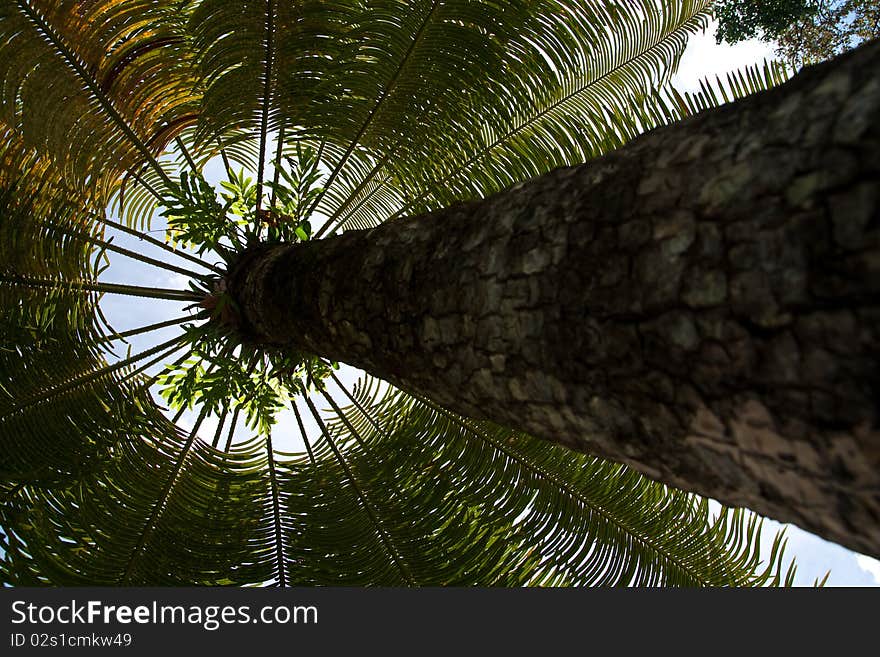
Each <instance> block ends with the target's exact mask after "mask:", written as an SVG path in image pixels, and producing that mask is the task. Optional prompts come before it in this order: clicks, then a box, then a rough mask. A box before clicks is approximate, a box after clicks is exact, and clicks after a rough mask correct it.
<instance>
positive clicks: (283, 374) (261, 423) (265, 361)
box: [157, 322, 338, 435]
mask: <svg viewBox="0 0 880 657" xmlns="http://www.w3.org/2000/svg"><path fill="white" fill-rule="evenodd" d="M185 330H186V335H187V339H188V341H189V342H190V344H191V352H190V354H189V356H188V358H187V359H186V360H185V361H183V362H179V363H175V364H173V365H167V366H166V368H165V371H164V372H163V373H162V374H161V375H160V376H159V377H158V379H157V383H158V384H159V386H160V391H159V394H160V395H161V396H162V398H164V399H165V401H166V402H167V403H168V405H169V406H170V407H171V408H173V409H175V410H181V409H191V408H193V407H194V406H196V405H198V406H201V407H202V410H203V412H205V413H206V414H208V415H220V414H221V413H223V412H225V411H227V410H228V409H232V410H234V411H240V412H243V413H244V417H245V420H246V423H247V425H248V426H249V427H250V428H251V429H253V430H254V431H256V432H258V433H260V434H263V435H265V434H267V433H269V431H270V430H271V428H272V425H274V424H275V423H276V422H277V418H278V414H279V413H280V412H281V411H282V410H283V409H284V407H285V404H286V403H287V402H288V400H289V399H290V398H291V397H292V396H295V395H297V394H300V393H306V392H307V391H308V390H309V389H310V388H313V387H317V388H319V389H320V388H321V387H323V379H324V378H326V377H327V376H329V375H330V371H331V369H335V368H338V364H336V363H330V362H327V361H325V360H322V359H320V358H317V357H313V356H308V355H305V354H299V353H295V352H291V351H290V350H280V349H279V350H273V349H265V348H261V347H258V346H254V345H249V344H238V345H236V343H235V341H234V340H233V339H231V338H230V336H229V334H228V333H227V332H226V331H225V330H223V329H222V328H218V327H217V326H215V325H214V324H212V323H210V322H209V323H206V324H203V325H201V326H194V325H190V326H187V327H185Z"/></svg>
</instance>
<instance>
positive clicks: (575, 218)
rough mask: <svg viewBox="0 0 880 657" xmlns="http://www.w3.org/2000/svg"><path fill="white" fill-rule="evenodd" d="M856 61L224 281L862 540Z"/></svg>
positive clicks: (870, 73) (867, 466) (453, 391)
mask: <svg viewBox="0 0 880 657" xmlns="http://www.w3.org/2000/svg"><path fill="white" fill-rule="evenodd" d="M878 72H880V43H876V42H875V43H872V44H869V45H867V46H865V47H862V48H860V49H858V50H856V51H854V52H852V53H850V54H849V55H847V56H844V57H843V58H840V59H838V60H835V61H833V62H829V63H828V64H825V65H822V66H818V67H814V68H812V69H809V70H807V71H805V72H803V73H802V74H801V75H799V76H797V77H796V78H795V79H794V80H793V81H791V82H789V83H788V84H786V85H784V86H783V87H780V88H777V89H774V90H771V91H769V92H766V93H762V94H759V95H756V96H753V97H751V98H749V99H746V100H744V101H741V102H737V103H734V104H730V105H727V106H725V107H722V108H719V109H717V110H713V111H710V112H706V113H703V114H701V115H699V116H697V117H694V118H692V119H689V120H687V121H683V122H681V123H679V124H677V125H674V126H670V127H668V128H663V129H659V130H656V131H653V132H651V133H649V134H647V135H644V136H643V137H641V138H639V139H637V140H635V141H634V142H632V143H630V144H629V145H627V146H626V147H624V148H622V149H620V150H619V151H617V152H615V153H612V154H610V155H608V156H606V157H603V158H601V159H598V160H595V161H593V162H590V163H588V164H586V165H583V166H578V167H573V168H567V169H560V170H557V171H553V172H551V173H549V174H547V175H544V176H541V177H539V178H536V179H534V180H530V181H528V182H525V183H522V184H520V185H517V186H515V187H513V188H512V189H509V190H507V191H504V192H502V193H499V194H497V195H495V196H492V197H491V198H488V199H486V200H482V201H478V202H472V203H467V204H461V205H457V206H454V207H450V208H448V209H445V210H441V211H438V212H434V213H431V214H428V215H425V216H420V217H415V218H408V219H401V220H397V221H393V222H390V223H388V224H385V225H383V226H381V227H379V228H376V229H374V230H370V231H357V232H349V233H345V234H344V235H342V236H340V237H337V238H333V239H328V240H322V241H320V242H316V243H311V244H305V245H296V246H276V247H271V248H263V249H260V250H258V251H253V252H250V253H248V254H247V255H246V256H245V257H244V258H243V259H242V261H241V264H240V266H239V267H238V268H237V269H235V270H234V271H233V272H232V274H231V276H230V279H229V284H230V289H231V290H232V293H233V294H234V295H235V296H236V297H237V298H238V300H239V303H240V306H241V308H242V312H243V319H244V324H245V327H246V330H247V331H249V332H250V334H251V337H252V339H255V340H258V341H262V342H266V343H272V344H281V345H291V346H296V347H297V348H300V349H303V348H304V349H308V350H310V351H312V352H314V353H317V354H321V355H323V356H326V357H329V358H332V359H336V360H340V361H343V362H346V363H350V364H351V365H355V366H357V367H361V368H363V369H365V370H367V371H368V372H371V373H372V374H375V375H377V376H379V377H382V378H383V379H386V380H388V381H391V382H393V383H395V384H397V385H399V386H401V387H402V388H404V389H408V390H411V391H415V392H418V393H420V394H422V395H425V396H427V397H429V398H432V399H434V400H435V401H437V402H439V403H441V404H443V405H444V406H446V407H448V408H450V409H453V410H455V411H458V412H460V413H462V414H465V415H468V416H471V417H475V418H486V419H490V420H493V421H495V422H497V423H500V424H502V425H508V426H512V427H516V428H518V429H522V430H525V431H527V432H529V433H531V434H533V435H535V436H538V437H541V438H545V439H547V440H550V441H555V442H558V443H562V444H564V445H567V446H568V447H570V448H572V449H575V450H580V451H584V452H589V453H592V454H597V455H600V456H602V457H605V458H608V459H612V460H615V461H619V462H622V463H626V464H628V465H630V466H632V467H634V468H636V469H637V470H639V471H641V472H643V473H645V474H646V475H648V476H649V477H652V478H654V479H657V480H660V481H663V482H665V483H667V484H670V485H673V486H676V487H679V488H683V489H687V490H692V491H696V492H699V493H701V494H703V495H708V496H712V497H714V498H717V499H718V500H721V501H723V502H725V503H728V504H733V505H741V506H746V507H749V508H751V509H753V510H755V511H758V512H760V513H762V514H765V515H767V516H770V517H772V518H776V519H778V520H781V521H788V522H794V523H796V524H798V525H800V526H802V527H804V528H806V529H808V530H810V531H813V532H815V533H817V534H819V535H821V536H823V537H826V538H828V539H831V540H834V541H837V542H839V543H842V544H845V545H847V546H849V547H851V548H854V549H856V550H859V551H862V552H865V553H869V554H873V555H880V467H878V466H880V434H878V399H880V395H878V346H880V335H878V319H880V225H878V224H880V214H878V205H880V202H878V197H880V186H878V177H880V176H878V174H880V73H878Z"/></svg>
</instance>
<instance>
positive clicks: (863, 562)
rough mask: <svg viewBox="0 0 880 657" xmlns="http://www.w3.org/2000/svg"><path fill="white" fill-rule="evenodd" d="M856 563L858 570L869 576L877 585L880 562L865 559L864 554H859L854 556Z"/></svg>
mask: <svg viewBox="0 0 880 657" xmlns="http://www.w3.org/2000/svg"><path fill="white" fill-rule="evenodd" d="M856 563H857V564H858V565H859V568H861V569H862V570H864V571H865V572H866V573H868V574H869V575H871V577H873V578H874V581H875V582H876V583H877V584H880V561H877V559H873V558H871V557H866V556H865V555H864V554H859V555H856Z"/></svg>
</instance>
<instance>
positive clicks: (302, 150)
mask: <svg viewBox="0 0 880 657" xmlns="http://www.w3.org/2000/svg"><path fill="white" fill-rule="evenodd" d="M284 160H285V161H286V162H287V165H288V168H287V169H285V168H283V167H282V168H281V169H279V171H278V173H279V177H278V182H277V183H275V182H269V183H267V184H268V186H269V188H270V189H271V190H272V192H273V198H274V201H275V207H276V208H277V211H278V215H277V219H276V218H270V219H269V220H268V221H267V224H268V235H267V237H266V239H267V241H269V242H292V241H306V240H307V239H309V237H310V236H311V233H312V227H311V224H310V223H309V220H308V218H309V213H310V212H311V209H312V206H313V205H314V203H315V201H316V200H317V199H318V197H319V196H320V195H321V193H322V192H323V191H324V188H323V187H321V185H320V182H321V178H322V174H321V172H320V171H319V170H318V161H319V159H318V152H317V151H316V150H315V149H314V148H311V147H310V146H303V145H302V144H300V143H297V144H296V157H295V158H292V157H285V158H284Z"/></svg>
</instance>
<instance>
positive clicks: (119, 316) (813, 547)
mask: <svg viewBox="0 0 880 657" xmlns="http://www.w3.org/2000/svg"><path fill="white" fill-rule="evenodd" d="M713 32H714V28H710V30H709V31H708V32H707V33H706V34H703V35H697V36H696V37H694V38H693V39H692V40H691V43H690V45H689V46H688V50H687V52H686V53H685V56H684V59H683V60H682V63H681V66H680V69H679V73H678V75H676V77H675V79H674V82H675V84H676V86H677V87H678V88H679V90H682V91H687V90H695V89H696V88H697V84H698V80H699V79H700V78H701V77H703V76H707V75H715V74H722V73H725V72H727V71H729V70H732V69H736V68H739V67H741V66H745V65H749V64H754V63H756V62H761V61H762V60H763V59H764V58H765V57H766V58H771V59H772V56H773V53H772V48H771V47H769V46H768V45H767V44H764V43H762V42H758V41H750V42H745V43H742V44H739V45H737V46H735V47H730V46H718V45H716V44H715V39H714V36H713ZM206 176H207V177H208V178H209V180H212V181H217V180H218V179H219V178H220V177H221V176H222V169H221V167H220V165H219V163H212V164H211V165H209V168H208V170H207V171H206ZM162 227H163V224H162V222H161V220H159V221H155V222H154V224H153V226H152V227H151V229H152V230H153V231H156V232H154V233H153V235H154V236H155V237H158V238H161V236H162V232H161V230H162ZM114 242H115V243H116V244H119V245H121V246H125V247H127V248H130V249H134V250H137V251H140V252H142V253H145V254H147V255H152V256H154V257H156V258H158V259H163V260H164V259H166V258H167V257H168V254H166V253H163V252H162V251H159V250H157V249H155V248H154V247H151V246H149V245H146V244H144V243H143V242H140V241H139V240H137V239H136V238H133V237H129V236H127V235H124V234H118V235H116V236H115V238H114ZM110 262H111V266H110V267H109V268H108V269H107V271H106V272H105V273H104V274H103V275H102V277H101V278H102V280H105V281H115V282H125V283H131V284H138V285H149V286H157V287H169V288H177V289H182V288H184V287H185V286H186V282H187V279H186V278H185V277H183V276H182V275H179V274H174V273H171V272H167V271H164V270H161V269H157V268H155V267H150V266H148V265H143V264H141V263H138V262H135V261H132V260H129V259H127V258H124V257H117V256H113V257H111V258H110ZM175 264H179V265H181V266H185V267H188V266H189V265H188V264H187V263H186V261H183V260H181V261H180V262H178V263H175ZM185 305H186V304H182V303H178V302H171V301H154V300H145V299H135V298H131V297H123V296H116V295H106V296H105V297H104V299H103V301H102V309H103V311H104V313H105V316H106V317H107V318H108V320H109V321H110V323H111V325H112V326H113V327H114V328H115V329H116V330H117V331H123V330H126V329H129V328H134V327H138V326H143V325H146V324H151V323H153V322H157V321H162V320H165V319H169V318H171V317H173V316H179V313H180V309H181V307H182V306H185ZM178 332H179V329H178V328H176V327H172V328H168V329H164V330H162V331H157V332H154V333H152V334H150V335H148V336H138V337H135V338H132V339H131V345H132V347H131V349H132V353H136V352H137V351H139V350H141V349H145V348H147V347H150V346H152V345H155V344H158V343H159V342H161V341H164V340H167V339H169V338H171V337H173V336H174V335H175V334H176V333H178ZM119 353H120V355H122V356H124V355H125V351H124V349H123V350H121V351H120V352H119ZM155 369H156V368H154V370H153V371H155ZM358 376H359V372H358V371H356V370H354V369H352V368H348V367H343V369H342V371H341V372H340V377H341V378H342V380H343V381H344V382H345V383H346V384H347V385H349V386H350V385H351V384H353V383H354V381H355V380H356V379H357V378H358ZM332 387H333V386H332V384H331V388H332ZM334 397H335V398H336V399H337V400H339V402H340V403H342V402H343V397H342V396H341V393H338V392H337V393H336V394H335V395H334ZM314 401H315V404H316V405H317V406H318V407H319V408H322V407H324V406H326V402H323V401H319V400H318V399H317V398H316V399H314ZM300 414H301V416H302V417H303V419H304V420H305V422H306V425H307V426H306V428H307V432H308V433H309V434H310V435H316V434H317V427H316V426H315V424H314V422H312V421H310V420H309V419H308V415H309V414H308V412H307V410H306V408H305V406H304V405H303V406H302V407H301V413H300ZM193 422H194V417H193V414H192V413H188V414H185V415H184V416H183V417H182V418H181V421H180V424H181V425H182V426H184V427H187V428H189V427H191V426H192V424H193ZM215 428H216V418H208V419H207V420H206V421H205V423H204V424H203V426H202V428H201V430H200V432H199V434H200V436H201V437H202V438H205V439H206V440H208V441H210V440H211V438H212V437H213V435H214V431H215ZM246 435H247V434H246V432H245V431H244V430H243V428H240V429H239V431H237V433H236V436H237V437H238V438H243V437H245V436H246ZM273 443H274V445H275V447H276V449H279V450H282V451H301V450H302V441H301V439H300V437H299V430H298V428H297V426H296V423H295V421H294V419H293V413H292V412H291V411H287V412H285V413H283V414H282V416H281V418H280V422H279V424H278V425H277V427H276V428H275V430H274V431H273ZM781 527H782V526H781V525H779V524H778V523H775V522H772V521H766V522H765V537H766V539H767V542H768V543H769V540H771V538H772V536H773V535H774V534H775V533H776V532H777V531H778V530H779V529H780V528H781ZM786 532H787V536H788V544H789V549H788V554H789V556H794V557H796V558H797V562H798V577H797V583H798V584H799V585H805V586H809V585H811V584H812V583H813V581H814V580H816V579H817V578H818V579H821V578H822V577H823V576H824V575H825V573H826V572H827V571H828V570H830V571H831V577H830V578H829V580H828V584H829V585H832V586H880V562H878V561H876V560H874V559H869V558H867V557H863V556H861V555H857V554H856V553H853V552H851V551H849V550H846V549H844V548H841V547H839V546H836V545H834V544H831V543H828V542H827V541H824V540H822V539H819V538H817V537H815V536H813V535H812V534H809V533H807V532H804V531H802V530H800V529H798V528H796V527H793V526H789V527H788V528H787V529H786Z"/></svg>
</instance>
